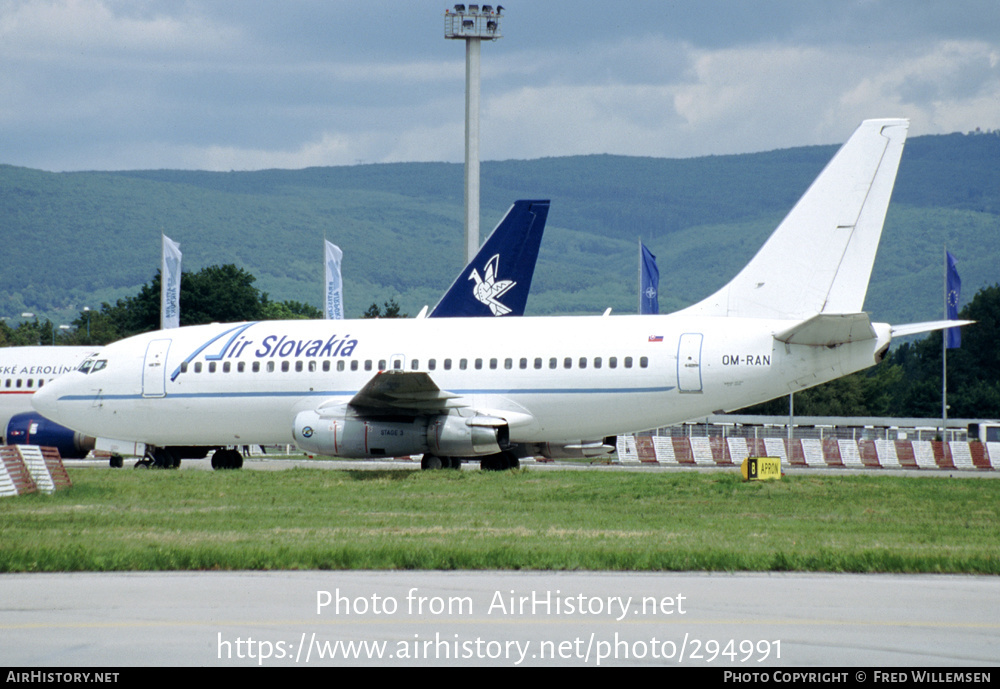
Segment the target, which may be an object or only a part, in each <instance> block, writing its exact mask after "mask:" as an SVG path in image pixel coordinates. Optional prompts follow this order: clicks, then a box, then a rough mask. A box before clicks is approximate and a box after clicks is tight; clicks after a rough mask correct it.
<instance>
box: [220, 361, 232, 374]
mask: <svg viewBox="0 0 1000 689" xmlns="http://www.w3.org/2000/svg"><path fill="white" fill-rule="evenodd" d="M231 368H232V364H230V363H229V362H228V361H223V362H222V372H223V373H229V370H230V369H231Z"/></svg>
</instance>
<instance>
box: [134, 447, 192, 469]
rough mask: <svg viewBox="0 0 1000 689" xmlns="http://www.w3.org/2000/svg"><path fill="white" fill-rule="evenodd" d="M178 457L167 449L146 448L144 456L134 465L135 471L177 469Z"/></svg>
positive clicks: (179, 462) (178, 466) (178, 465)
mask: <svg viewBox="0 0 1000 689" xmlns="http://www.w3.org/2000/svg"><path fill="white" fill-rule="evenodd" d="M180 466H181V458H180V456H179V455H178V454H177V453H176V452H174V450H172V449H171V448H169V447H147V448H146V454H145V456H143V458H142V459H140V460H139V461H138V462H136V463H135V468H136V469H149V468H150V467H152V468H154V469H179V468H180Z"/></svg>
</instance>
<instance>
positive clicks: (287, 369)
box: [281, 361, 291, 373]
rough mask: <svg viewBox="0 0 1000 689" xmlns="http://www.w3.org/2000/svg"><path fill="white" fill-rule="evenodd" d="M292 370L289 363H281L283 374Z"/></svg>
mask: <svg viewBox="0 0 1000 689" xmlns="http://www.w3.org/2000/svg"><path fill="white" fill-rule="evenodd" d="M290 369H291V366H290V365H289V363H288V362H287V361H282V362H281V372H282V373H288V371H289V370H290Z"/></svg>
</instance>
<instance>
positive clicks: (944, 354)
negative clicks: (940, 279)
mask: <svg viewBox="0 0 1000 689" xmlns="http://www.w3.org/2000/svg"><path fill="white" fill-rule="evenodd" d="M944 318H945V320H948V245H947V244H945V246H944ZM947 422H948V329H947V328H945V329H944V330H942V331H941V440H944V439H945V435H944V434H945V426H946V424H947Z"/></svg>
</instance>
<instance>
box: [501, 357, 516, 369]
mask: <svg viewBox="0 0 1000 689" xmlns="http://www.w3.org/2000/svg"><path fill="white" fill-rule="evenodd" d="M503 367H504V368H505V369H507V370H508V371H509V370H510V369H512V368H514V360H513V359H511V358H509V357H508V358H506V359H504V360H503Z"/></svg>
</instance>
